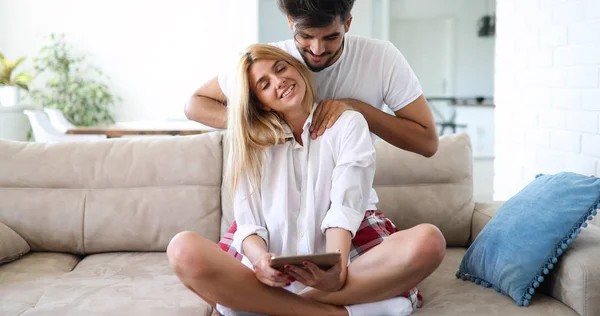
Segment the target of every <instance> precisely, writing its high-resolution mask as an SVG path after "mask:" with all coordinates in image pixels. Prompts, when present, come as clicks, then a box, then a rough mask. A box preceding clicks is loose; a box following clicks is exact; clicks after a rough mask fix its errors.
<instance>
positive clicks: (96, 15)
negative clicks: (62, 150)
mask: <svg viewBox="0 0 600 316" xmlns="http://www.w3.org/2000/svg"><path fill="white" fill-rule="evenodd" d="M256 1H257V0H219V1H214V0H171V1H159V0H126V1H125V0H123V1H120V0H102V1H100V0H86V1H81V0H53V1H48V0H0V51H1V52H3V53H4V54H5V56H6V57H7V58H11V59H14V58H16V57H20V56H28V57H30V61H31V59H33V57H35V56H36V55H37V53H38V51H39V48H40V47H41V45H42V43H43V38H44V37H45V36H46V35H48V34H50V33H51V32H64V33H65V34H66V37H67V40H68V41H70V42H71V43H72V44H73V45H74V47H75V48H76V49H77V51H80V52H84V53H86V54H91V55H92V56H93V58H92V61H93V62H94V64H95V65H97V66H99V68H101V69H102V70H103V71H104V72H105V73H106V74H107V75H108V76H110V77H111V87H112V89H113V91H114V92H115V93H116V94H117V95H119V96H121V97H122V98H123V102H122V104H121V105H120V107H119V108H117V110H116V114H117V119H119V120H132V119H161V118H183V117H184V116H183V104H184V103H185V101H186V100H187V98H188V97H189V96H190V95H191V94H192V92H193V91H194V90H195V89H197V88H198V87H199V86H200V85H201V84H202V83H203V82H204V81H206V80H207V79H209V78H211V77H213V76H215V75H216V74H217V73H218V72H220V71H221V70H222V69H223V63H224V62H231V60H233V59H234V58H235V57H236V56H237V54H238V53H239V52H240V51H242V50H243V49H244V48H245V47H246V46H247V45H249V44H251V43H254V42H256V41H257V39H258V35H257V34H258V30H257V29H258V23H257V11H258V10H257V2H256ZM27 66H31V63H29V64H28V65H27ZM34 83H35V82H34Z"/></svg>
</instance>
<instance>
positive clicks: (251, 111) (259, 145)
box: [225, 44, 315, 194]
mask: <svg viewBox="0 0 600 316" xmlns="http://www.w3.org/2000/svg"><path fill="white" fill-rule="evenodd" d="M261 59H268V60H283V61H285V62H287V63H288V64H290V65H291V66H292V67H293V68H295V69H296V70H297V71H298V72H299V73H300V76H301V77H302V79H304V82H305V85H306V92H305V94H304V99H303V105H305V106H307V108H309V109H311V110H312V106H313V102H314V99H315V89H314V85H313V80H312V74H311V72H310V70H308V68H307V67H306V66H305V65H304V64H303V63H301V62H300V61H299V60H297V59H296V58H294V57H293V56H291V55H290V54H288V53H286V52H285V51H283V50H281V49H280V48H277V47H275V46H272V45H265V44H254V45H251V46H250V47H248V49H247V50H246V53H244V54H243V55H242V56H241V58H240V61H239V64H238V69H237V76H236V78H235V84H234V86H233V90H232V91H231V98H230V102H229V107H228V118H227V131H228V138H229V142H228V148H229V156H228V158H227V165H226V167H225V168H226V169H225V181H226V185H228V186H229V189H230V193H231V194H234V193H235V191H236V190H237V188H238V185H239V183H240V179H241V177H242V176H248V178H249V180H250V183H251V185H252V186H253V187H254V188H256V187H258V186H259V184H260V170H261V166H262V160H263V154H264V150H265V149H266V148H268V147H271V146H274V145H277V144H281V143H283V142H285V131H284V129H283V125H282V118H281V117H280V116H279V114H278V113H277V112H274V111H267V110H265V109H264V106H263V105H262V104H261V103H260V101H259V100H258V98H257V97H256V95H255V94H254V92H253V91H252V89H251V88H250V83H249V75H248V72H249V70H250V67H251V66H252V65H253V64H254V63H255V62H256V61H258V60H261Z"/></svg>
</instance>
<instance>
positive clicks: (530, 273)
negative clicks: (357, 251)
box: [456, 172, 600, 306]
mask: <svg viewBox="0 0 600 316" xmlns="http://www.w3.org/2000/svg"><path fill="white" fill-rule="evenodd" d="M598 203H600V179H599V178H595V177H588V176H584V175H580V174H575V173H568V172H563V173H559V174H556V175H541V176H538V177H537V178H536V179H535V180H534V181H533V182H532V183H530V184H529V185H527V186H526V187H525V188H524V189H523V190H521V192H519V193H517V194H516V195H515V196H514V197H512V198H511V199H509V200H508V201H506V203H504V204H503V205H502V206H501V207H500V208H499V209H498V211H497V212H496V214H495V216H494V217H493V218H492V219H491V220H490V222H489V223H488V224H487V225H486V226H485V227H484V228H483V230H482V231H481V233H480V234H479V236H477V238H476V239H475V241H474V242H473V244H472V245H471V247H470V248H469V250H468V251H467V253H466V255H465V257H464V258H463V261H462V262H461V265H460V269H459V271H458V272H457V273H456V276H457V277H460V278H462V279H463V280H471V281H474V282H476V283H477V284H481V285H483V286H486V287H493V288H494V289H496V290H497V291H499V292H501V293H503V294H505V295H508V296H510V297H512V298H513V300H514V301H515V302H516V303H517V305H519V306H521V305H524V306H528V305H529V303H530V300H531V299H532V295H533V294H535V292H536V289H537V288H538V287H539V286H540V283H542V282H543V281H544V279H545V278H547V277H548V276H547V275H548V274H549V273H550V272H551V271H552V270H553V268H554V266H555V265H556V264H557V262H558V258H559V257H560V256H561V255H562V254H563V252H564V251H566V250H567V248H568V246H569V245H571V244H572V243H573V242H574V240H575V238H576V237H577V236H578V234H579V233H580V232H581V228H582V227H586V226H587V223H586V221H587V220H591V219H592V216H593V215H596V213H597V211H596V208H597V205H598Z"/></svg>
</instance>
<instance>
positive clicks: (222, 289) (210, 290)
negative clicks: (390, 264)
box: [167, 232, 348, 316]
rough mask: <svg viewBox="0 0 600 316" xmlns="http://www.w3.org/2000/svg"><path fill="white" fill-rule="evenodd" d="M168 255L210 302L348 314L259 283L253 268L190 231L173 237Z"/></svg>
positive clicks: (255, 309)
mask: <svg viewBox="0 0 600 316" xmlns="http://www.w3.org/2000/svg"><path fill="white" fill-rule="evenodd" d="M167 255H168V257H169V263H170V264H171V266H172V267H173V269H174V270H175V273H176V274H177V276H178V277H179V279H180V280H181V281H182V282H183V284H185V286H187V287H188V288H190V289H191V290H192V291H193V292H194V293H196V294H197V295H198V296H200V297H201V298H202V299H204V300H205V301H207V302H209V303H211V304H215V303H218V304H221V305H223V306H227V307H229V308H231V309H233V310H240V311H246V312H252V313H259V314H268V315H344V316H345V315H348V313H347V311H346V309H345V308H344V307H339V306H333V305H328V304H323V303H320V302H316V301H314V300H310V299H306V298H303V297H300V296H298V295H296V294H294V293H290V292H288V291H286V290H285V289H282V288H274V287H270V286H267V285H265V284H263V283H261V282H260V281H258V280H257V279H256V276H255V275H254V272H252V270H250V269H248V268H247V267H246V266H244V265H243V264H242V263H241V262H239V261H238V260H236V259H235V258H233V257H231V256H229V255H228V254H226V253H225V252H224V251H223V250H221V249H220V248H219V247H218V246H217V245H216V244H215V243H213V242H211V241H210V240H208V239H206V238H203V237H201V236H200V235H198V234H196V233H193V232H182V233H179V234H177V235H176V236H175V237H173V239H172V240H171V242H170V243H169V246H168V248H167Z"/></svg>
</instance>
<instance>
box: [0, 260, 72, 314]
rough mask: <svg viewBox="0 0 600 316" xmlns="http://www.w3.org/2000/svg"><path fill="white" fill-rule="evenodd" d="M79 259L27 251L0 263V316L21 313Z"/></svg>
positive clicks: (33, 304) (30, 306)
mask: <svg viewBox="0 0 600 316" xmlns="http://www.w3.org/2000/svg"><path fill="white" fill-rule="evenodd" d="M79 260H80V258H79V257H78V256H74V255H71V254H63V253H50V252H30V253H28V254H26V255H25V256H23V257H22V258H20V259H18V260H16V261H13V262H10V263H7V264H3V265H0V315H21V313H23V312H25V311H27V310H29V309H31V308H33V307H34V306H35V304H36V303H37V301H38V300H39V299H40V297H41V296H42V295H43V293H44V292H45V291H46V289H47V288H48V287H49V286H50V285H51V284H52V283H53V282H55V281H56V280H57V279H58V278H60V277H61V276H62V275H64V274H65V273H67V272H69V271H71V270H72V269H73V268H74V267H75V266H76V265H77V263H78V262H79Z"/></svg>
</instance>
